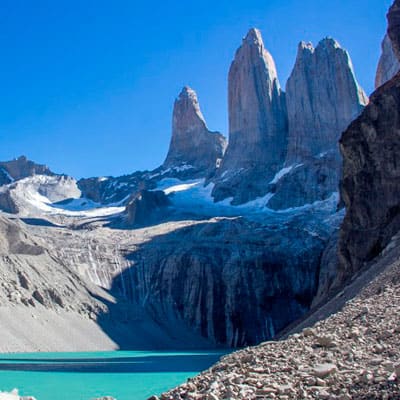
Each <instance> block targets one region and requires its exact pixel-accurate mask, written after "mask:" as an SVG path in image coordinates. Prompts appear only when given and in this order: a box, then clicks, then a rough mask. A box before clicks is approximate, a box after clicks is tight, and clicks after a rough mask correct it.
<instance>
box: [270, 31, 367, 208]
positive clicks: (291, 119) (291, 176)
mask: <svg viewBox="0 0 400 400" xmlns="http://www.w3.org/2000/svg"><path fill="white" fill-rule="evenodd" d="M367 102H368V98H367V96H366V95H365V93H364V92H363V90H362V89H361V88H360V86H359V85H358V83H357V80H356V78H355V74H354V70H353V66H352V63H351V59H350V56H349V54H348V53H347V51H346V50H343V49H342V48H341V47H340V45H339V44H338V42H336V41H335V40H333V39H330V38H327V39H324V40H322V41H321V42H319V43H318V46H317V47H316V48H314V47H313V46H312V44H311V43H304V42H302V43H300V45H299V48H298V54H297V59H296V63H295V66H294V68H293V71H292V73H291V75H290V77H289V79H288V82H287V85H286V104H287V111H288V123H289V138H288V151H287V156H286V161H285V170H286V173H285V174H284V176H282V178H280V179H278V180H277V182H274V187H273V189H272V191H273V192H274V196H273V197H272V198H271V199H270V200H269V202H268V206H269V207H271V208H273V209H284V208H290V207H299V206H301V205H303V204H307V203H313V202H314V201H317V200H324V199H326V198H328V197H329V196H331V195H332V193H333V192H336V191H337V187H338V182H339V176H340V163H341V158H340V155H339V147H338V140H339V138H340V135H341V133H342V132H343V130H344V129H345V128H347V126H348V125H349V123H350V122H351V121H353V120H354V118H355V117H357V116H358V115H359V114H360V112H361V111H362V109H363V108H364V106H365V105H366V104H367Z"/></svg>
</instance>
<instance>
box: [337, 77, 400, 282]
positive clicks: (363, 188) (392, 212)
mask: <svg viewBox="0 0 400 400" xmlns="http://www.w3.org/2000/svg"><path fill="white" fill-rule="evenodd" d="M340 144H341V149H342V153H343V158H344V163H343V178H342V182H341V194H342V198H343V200H344V202H345V205H346V209H347V213H346V216H345V219H344V222H343V225H342V230H341V237H340V241H339V252H340V256H341V260H340V261H341V267H342V271H341V272H342V274H343V275H344V277H348V276H350V275H351V274H352V273H354V272H356V271H357V270H358V269H360V268H361V267H362V265H363V263H364V262H365V261H369V260H371V259H373V258H374V257H375V256H377V255H378V254H379V253H380V252H381V250H383V249H384V247H385V246H386V245H387V244H388V243H389V241H390V239H391V237H392V236H393V235H394V234H395V233H396V232H397V231H398V230H399V229H400V76H399V75H396V76H395V77H394V78H393V79H392V80H391V81H389V82H388V83H386V84H385V85H383V86H381V87H379V88H378V89H377V90H376V92H375V93H374V94H373V95H372V96H371V100H370V105H369V106H368V107H367V108H366V109H365V111H364V112H363V113H362V115H361V116H360V117H359V118H358V119H357V120H355V121H354V122H353V123H352V124H351V125H350V127H349V129H348V130H347V131H346V132H345V133H344V134H343V137H342V139H341V141H340Z"/></svg>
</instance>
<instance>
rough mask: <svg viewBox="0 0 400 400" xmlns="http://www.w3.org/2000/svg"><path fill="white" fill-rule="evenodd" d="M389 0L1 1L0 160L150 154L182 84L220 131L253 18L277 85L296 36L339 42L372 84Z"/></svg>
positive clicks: (157, 159)
mask: <svg viewBox="0 0 400 400" xmlns="http://www.w3.org/2000/svg"><path fill="white" fill-rule="evenodd" d="M390 4H391V0H335V1H333V2H332V1H331V2H322V1H320V0H302V1H300V0H285V1H282V0H263V1H261V0H252V1H249V0H213V1H211V0H202V1H192V0H186V1H178V0H176V1H168V0H163V1H158V0H153V1H151V0H149V1H134V0H131V1H128V0H113V1H109V0H107V1H106V0H68V1H67V0H57V1H54V0H47V1H44V0H1V3H0V46H1V47H0V48H1V64H0V88H1V92H0V160H7V159H11V158H14V157H16V156H18V155H21V154H25V155H27V156H28V157H29V158H31V159H33V160H35V161H38V162H41V163H45V164H47V165H49V166H50V167H51V168H52V170H54V171H55V172H59V173H67V174H70V175H73V176H76V177H89V176H100V175H121V174H126V173H130V172H133V171H135V170H138V169H151V168H154V167H156V166H158V165H159V164H160V163H162V161H163V159H164V157H165V155H166V152H167V149H168V144H169V140H170V134H171V113H172V107H173V101H174V99H175V97H176V96H177V95H178V93H179V91H180V90H181V87H182V86H184V85H190V86H191V87H193V88H194V89H195V90H196V91H197V93H198V95H199V100H200V105H201V107H202V110H203V113H204V115H205V118H206V120H207V123H208V125H209V128H210V129H212V130H220V131H222V132H223V133H224V134H227V111H226V109H227V98H226V97H227V74H228V69H229V65H230V63H231V61H232V58H233V56H234V53H235V50H236V48H237V47H238V46H239V45H240V43H241V39H242V37H243V36H244V35H245V34H246V32H247V30H248V29H249V28H250V27H253V26H254V27H258V28H259V29H260V30H261V32H262V34H263V37H264V42H265V45H266V47H267V48H268V49H269V50H270V52H271V53H272V55H273V56H274V58H275V61H276V64H277V68H278V73H279V77H280V81H281V84H282V86H284V85H285V83H286V80H287V77H288V76H289V74H290V71H291V68H292V67H293V64H294V60H295V56H296V50H297V44H298V42H299V41H300V40H306V41H312V42H313V43H314V44H316V43H317V42H318V41H319V40H320V39H322V38H323V37H325V36H331V37H334V38H335V39H337V40H338V41H339V42H340V43H341V44H342V46H343V47H345V48H346V49H348V50H349V52H350V55H351V57H352V59H353V64H354V66H355V70H356V75H357V77H358V79H359V81H360V83H361V85H362V86H363V87H364V89H365V90H366V91H367V92H368V93H370V92H371V91H372V89H373V81H374V77H375V70H376V64H377V61H378V57H379V54H380V42H381V40H382V37H383V34H384V31H385V29H386V18H385V14H386V12H387V9H388V7H389V6H390Z"/></svg>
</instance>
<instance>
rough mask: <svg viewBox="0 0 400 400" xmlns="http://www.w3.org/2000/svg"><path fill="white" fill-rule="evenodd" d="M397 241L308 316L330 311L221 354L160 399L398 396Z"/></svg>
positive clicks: (399, 290)
mask: <svg viewBox="0 0 400 400" xmlns="http://www.w3.org/2000/svg"><path fill="white" fill-rule="evenodd" d="M397 241H398V240H397ZM397 241H396V240H395V241H394V242H392V243H391V245H390V246H389V248H390V250H388V251H386V253H384V254H383V255H382V256H381V257H380V259H379V260H378V261H376V262H374V264H373V265H372V266H371V267H370V269H369V270H367V272H365V273H363V274H361V275H360V276H359V277H358V278H357V279H355V280H354V281H353V282H352V283H351V284H350V285H349V286H348V287H347V288H346V289H345V290H344V291H343V292H341V293H339V294H338V295H337V296H336V297H335V298H333V299H332V300H331V301H330V302H328V303H327V304H326V305H325V307H323V308H322V309H320V310H318V311H317V313H318V315H311V316H310V318H309V320H308V321H312V319H313V318H320V317H321V312H325V313H332V315H331V316H330V317H328V318H327V319H325V320H322V321H320V322H317V323H316V324H314V325H313V326H312V327H308V328H304V329H303V330H302V331H301V333H294V334H291V335H290V336H289V337H288V338H287V339H286V340H283V341H277V342H265V343H262V344H261V345H259V346H256V347H252V348H246V349H244V350H241V351H238V352H235V353H233V354H230V355H228V356H225V357H223V358H222V359H221V361H220V362H219V363H217V364H216V365H214V366H213V367H211V368H210V369H209V370H207V371H205V372H203V373H202V374H200V375H198V376H197V377H195V378H193V379H189V380H188V382H187V383H186V384H184V385H182V386H180V387H178V388H176V389H174V390H172V391H170V392H168V393H165V394H163V395H162V396H161V399H162V400H172V399H173V400H178V399H209V400H217V399H249V400H250V399H330V400H333V399H338V400H339V399H340V400H347V399H348V400H351V399H399V398H400V385H399V381H400V362H399V354H400V351H399V345H400V259H399V255H400V250H399V247H398V245H399V243H397ZM378 273H380V274H379V275H378V276H377V277H376V274H378ZM374 275H375V278H374ZM371 279H372V280H371ZM368 281H370V283H368ZM363 285H365V287H364V289H363V290H362V291H361V292H359V294H358V295H356V294H357V293H358V288H359V287H360V286H363ZM354 295H356V296H355V297H353V298H351V297H352V296H354ZM347 299H348V300H347ZM346 300H347V301H346ZM341 304H345V305H344V307H343V308H342V309H341V310H340V311H338V312H336V313H335V311H336V309H337V308H340V306H341ZM305 323H307V321H305Z"/></svg>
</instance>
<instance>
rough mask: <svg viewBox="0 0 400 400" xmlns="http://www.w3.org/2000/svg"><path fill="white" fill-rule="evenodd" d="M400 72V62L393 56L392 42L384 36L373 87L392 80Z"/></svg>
mask: <svg viewBox="0 0 400 400" xmlns="http://www.w3.org/2000/svg"><path fill="white" fill-rule="evenodd" d="M399 70H400V62H399V60H398V59H397V57H396V56H395V54H394V51H393V46H392V42H391V40H390V38H389V36H388V35H387V34H386V35H385V38H384V39H383V42H382V55H381V57H380V59H379V64H378V69H377V71H376V78H375V87H376V88H378V87H379V86H382V85H383V84H384V83H386V82H387V81H389V80H390V79H392V78H393V76H394V75H396V74H397V72H399Z"/></svg>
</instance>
